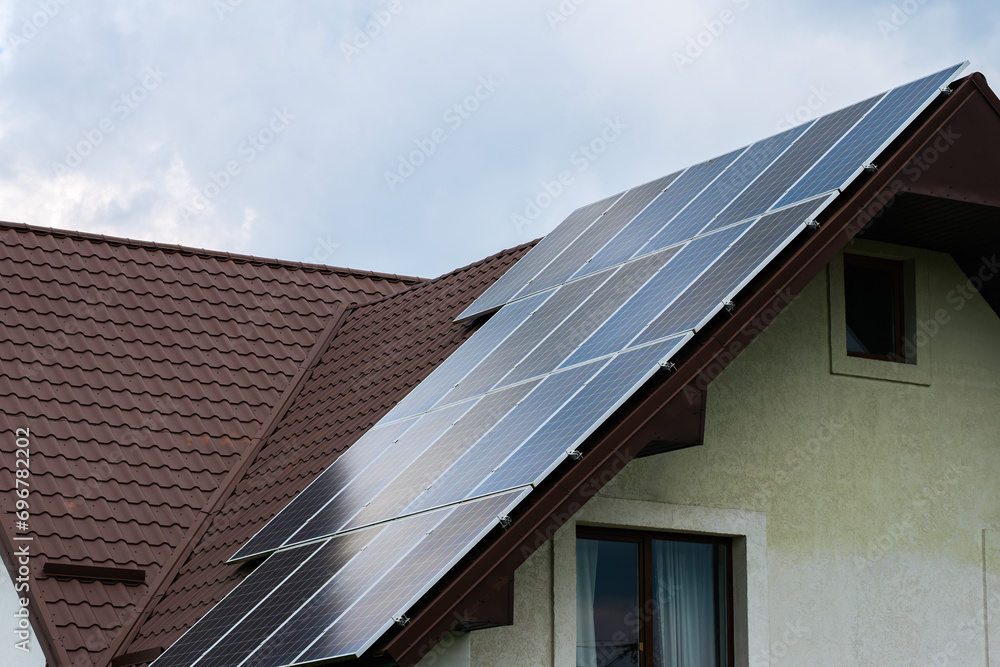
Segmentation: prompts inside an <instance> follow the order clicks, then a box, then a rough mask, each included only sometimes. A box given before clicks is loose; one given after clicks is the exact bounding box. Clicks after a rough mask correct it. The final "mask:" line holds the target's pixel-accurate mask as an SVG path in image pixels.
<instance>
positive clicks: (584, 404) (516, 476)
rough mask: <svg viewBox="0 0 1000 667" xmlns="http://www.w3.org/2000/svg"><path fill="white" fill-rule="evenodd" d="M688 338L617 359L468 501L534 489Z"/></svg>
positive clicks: (561, 409) (516, 451)
mask: <svg viewBox="0 0 1000 667" xmlns="http://www.w3.org/2000/svg"><path fill="white" fill-rule="evenodd" d="M690 338H691V334H686V333H685V334H681V335H679V336H675V337H673V338H670V339H668V340H664V341H660V342H656V343H653V344H651V345H647V346H645V347H639V348H635V349H631V350H627V351H625V352H622V353H621V354H619V355H617V356H616V357H615V358H614V360H612V361H611V362H610V363H608V364H607V365H606V366H605V367H604V368H602V369H601V371H600V372H599V373H598V374H597V375H596V376H594V377H593V378H591V379H590V380H588V381H587V382H586V383H585V384H584V385H583V386H582V387H581V388H580V391H579V392H578V393H577V394H576V395H574V396H573V398H571V399H570V400H569V401H568V402H567V403H566V404H565V405H563V406H562V407H561V408H560V409H559V411H558V412H556V413H555V414H554V415H553V416H552V418H551V419H550V420H549V421H547V422H546V423H545V424H544V425H543V426H542V427H541V428H540V429H539V430H538V431H536V432H535V433H534V434H533V435H532V436H531V437H530V438H528V439H527V441H525V442H524V444H522V445H521V446H520V447H519V448H517V449H516V450H515V451H514V452H513V453H511V455H510V456H509V457H508V458H507V460H505V461H504V462H503V463H501V464H500V466H499V467H498V468H497V470H496V472H494V473H493V474H492V475H490V476H489V477H488V478H486V479H485V480H484V481H483V482H482V483H481V484H480V485H479V486H477V487H476V488H475V489H473V490H472V492H471V493H470V494H469V495H483V494H488V493H494V492H496V491H501V490H503V489H509V488H514V487H518V486H522V485H524V484H538V483H540V482H541V481H542V480H543V479H545V477H546V476H547V475H548V474H549V473H550V472H551V471H552V470H553V469H554V468H555V467H556V466H558V465H559V464H560V463H562V462H563V461H564V460H566V458H567V457H568V456H569V454H568V453H567V450H571V449H576V447H578V446H579V445H580V444H581V443H582V442H583V441H584V440H585V439H586V438H587V436H589V435H590V434H591V433H592V432H593V431H594V430H595V429H596V428H597V427H598V426H600V425H601V424H602V423H603V422H604V420H605V419H606V418H607V417H608V416H610V415H611V414H612V413H613V412H614V411H615V410H616V409H618V407H619V406H620V405H621V404H622V403H624V402H625V401H626V400H627V399H628V398H629V397H630V396H631V395H632V394H633V393H635V391H636V390H637V389H639V387H641V386H642V385H643V384H644V383H645V382H646V380H648V379H649V378H650V377H651V376H652V375H653V373H655V372H656V371H657V369H658V366H657V364H658V363H660V362H665V361H667V360H668V359H669V358H670V357H671V356H672V355H673V353H674V352H676V351H677V350H678V349H680V347H681V346H682V345H683V344H684V343H686V342H687V341H688V340H689V339H690Z"/></svg>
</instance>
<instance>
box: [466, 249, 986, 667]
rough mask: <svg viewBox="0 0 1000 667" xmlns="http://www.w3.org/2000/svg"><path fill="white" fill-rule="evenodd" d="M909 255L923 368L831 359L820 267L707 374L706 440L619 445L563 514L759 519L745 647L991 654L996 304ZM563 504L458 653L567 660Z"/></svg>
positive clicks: (822, 660) (830, 655) (836, 655)
mask: <svg viewBox="0 0 1000 667" xmlns="http://www.w3.org/2000/svg"><path fill="white" fill-rule="evenodd" d="M924 274H925V275H924V276H923V277H921V276H918V277H917V278H918V282H919V281H920V280H922V279H926V290H927V298H926V304H925V306H924V308H923V311H922V312H918V313H917V316H918V318H919V319H921V320H928V319H930V318H933V317H934V314H935V312H937V311H939V310H943V311H944V314H945V315H946V316H947V317H946V318H944V319H946V320H947V321H946V323H945V324H942V325H940V326H939V327H938V330H937V331H936V333H935V334H934V335H933V336H931V337H928V336H924V337H922V341H923V342H925V343H927V341H929V343H927V344H926V345H925V346H924V347H922V348H921V352H920V353H922V354H924V355H925V356H924V357H923V360H924V361H926V360H928V359H929V360H930V362H931V369H930V377H931V380H930V384H929V385H928V384H915V383H903V382H892V381H886V380H882V379H870V378H865V377H857V376H851V375H840V374H833V373H831V348H830V320H829V317H830V314H829V302H830V299H829V284H828V272H823V273H822V274H821V275H820V276H818V277H817V278H816V279H815V280H814V281H813V282H812V283H811V284H810V285H809V286H808V287H807V288H806V289H805V290H804V291H803V292H802V294H800V295H799V297H798V298H796V300H795V301H794V302H793V303H792V304H791V305H790V306H789V307H788V308H787V309H786V310H785V311H784V312H783V313H782V314H781V315H780V316H779V317H778V318H777V319H776V320H775V321H774V322H773V323H772V324H771V326H770V327H768V328H767V329H766V330H765V331H764V332H763V333H762V334H761V335H760V336H759V337H758V338H757V339H756V340H755V341H754V342H753V344H752V345H751V346H750V347H749V348H748V349H747V350H746V351H745V352H744V353H743V354H742V355H740V357H739V358H737V359H736V360H735V361H734V362H733V363H732V365H730V366H729V368H727V369H726V370H725V371H724V372H723V373H722V375H721V376H720V377H718V378H717V379H716V380H715V381H714V382H713V384H712V385H711V387H710V389H709V400H708V413H707V419H706V432H705V444H704V446H702V447H698V448H693V449H688V450H683V451H678V452H672V453H668V454H662V455H658V456H653V457H649V458H645V459H640V460H637V461H633V462H632V463H630V464H629V465H628V466H627V467H626V468H625V470H624V471H623V472H622V473H621V474H619V475H618V477H616V478H615V479H614V480H612V481H611V482H610V484H608V486H607V487H605V488H604V489H603V490H602V492H601V493H600V494H599V495H598V496H597V498H595V499H594V500H593V501H592V503H591V504H593V507H591V504H588V506H587V507H585V508H584V510H583V511H582V512H581V513H580V514H579V515H578V517H577V518H578V519H580V520H581V521H585V522H591V523H592V522H596V523H605V522H606V520H605V519H600V520H598V519H595V517H598V516H605V517H606V516H607V515H608V513H609V512H611V511H612V510H611V509H609V508H611V507H613V506H614V504H615V503H616V502H617V500H615V499H626V500H637V501H643V504H641V505H635V507H636V508H640V509H635V510H622V511H618V514H619V515H621V517H620V521H621V523H623V524H625V525H643V526H649V525H651V524H650V522H653V524H655V523H656V522H662V524H663V525H662V527H663V528H674V529H680V530H699V529H700V528H699V527H698V526H702V525H704V526H706V528H705V529H706V530H710V531H712V532H722V533H728V534H744V533H746V532H750V533H753V532H754V531H755V530H756V531H757V533H756V536H751V537H749V538H747V540H748V541H747V544H748V547H747V548H748V556H747V557H746V560H748V565H747V566H746V570H747V572H746V573H745V577H748V578H749V581H750V583H749V584H747V585H746V586H747V598H748V605H749V606H750V609H749V610H748V611H743V612H741V613H742V614H743V615H744V616H749V617H750V620H749V625H748V628H747V632H748V633H749V635H750V636H749V638H748V639H747V640H745V641H747V642H748V643H749V648H748V653H749V655H748V656H745V657H744V661H745V662H749V664H751V665H764V664H771V665H816V666H822V665H829V666H831V667H832V666H838V667H839V666H843V665H921V666H922V665H963V666H966V665H985V664H987V663H986V655H987V644H990V648H991V649H992V655H991V658H992V663H993V664H995V665H1000V621H997V620H996V619H998V618H1000V537H998V535H1000V533H998V532H997V529H998V528H1000V480H998V474H997V473H998V471H1000V442H998V440H1000V436H998V433H1000V428H998V427H1000V384H998V378H1000V319H998V318H997V316H996V314H994V313H993V311H992V310H991V309H990V308H989V306H988V305H987V304H986V303H985V302H984V301H982V300H981V299H980V298H979V297H978V296H976V297H975V298H973V299H972V300H964V299H960V298H956V296H955V294H956V293H955V292H954V291H953V290H954V288H955V287H956V286H958V285H962V284H964V283H965V282H966V279H965V276H964V275H963V274H962V273H961V271H960V270H959V269H958V267H957V266H956V265H955V263H954V262H953V261H952V260H951V258H950V257H949V256H947V255H943V254H937V253H928V254H927V255H926V261H925V269H924ZM960 304H961V307H959V305H960ZM938 315H939V316H940V315H941V313H938ZM876 363H879V362H876ZM660 506H662V511H660V510H657V509H656V508H657V507H660ZM621 507H626V506H625V505H622V506H621ZM641 508H645V509H641ZM649 508H653V509H649ZM588 512H589V513H590V514H591V515H592V516H591V520H590V521H588V520H587V515H588ZM678 516H682V517H688V518H684V519H683V520H682V521H681V520H679V519H677V517H678ZM650 517H653V518H650ZM656 517H659V518H656ZM713 517H714V518H713ZM719 517H721V518H719ZM727 517H728V518H727ZM734 517H735V518H734ZM741 517H742V518H741ZM744 520H745V521H746V522H748V523H747V525H748V526H750V527H749V528H746V529H745V530H744V529H739V528H726V526H735V525H738V524H739V522H740V521H744ZM678 521H680V522H679V523H678ZM733 521H735V522H736V523H733ZM685 522H686V523H685ZM574 523H575V522H571V524H569V525H567V526H565V527H564V528H563V530H562V531H561V533H560V534H558V535H557V536H556V538H554V540H553V541H552V542H550V543H549V544H547V545H545V547H544V548H542V549H540V550H539V551H538V552H536V553H535V554H534V555H533V556H532V557H531V558H530V559H529V560H528V561H527V562H526V563H525V564H524V565H523V566H522V567H521V568H519V569H518V571H517V573H516V579H515V624H514V626H512V627H505V628H496V629H492V630H485V631H480V632H475V633H472V637H471V658H472V660H471V662H472V664H473V665H475V666H476V667H487V666H493V665H498V666H500V665H503V666H507V665H524V666H531V665H551V664H558V665H560V667H563V666H565V665H572V664H573V663H572V653H571V652H572V648H571V647H572V645H573V642H574V641H575V628H574V623H575V616H574V614H573V613H572V610H571V605H572V604H573V596H574V592H573V581H574V578H573V577H574V575H573V572H575V563H574V562H573V557H572V553H573V551H572V550H571V549H568V548H567V547H566V546H565V545H567V544H569V545H571V544H572V539H573V536H572V532H573V530H574V525H573V524H574ZM753 526H757V528H753ZM765 526H766V528H765ZM741 530H743V533H741V532H740V531H741ZM553 543H554V544H555V548H553V547H552V544H553ZM561 545H562V546H561ZM755 550H756V553H757V554H758V556H759V557H758V556H754V555H753V554H754V553H755ZM553 573H555V576H553ZM755 578H756V579H755ZM754 581H756V582H757V583H754ZM761 598H764V599H765V600H766V602H764V603H763V606H761V605H762V602H761ZM554 599H555V600H557V601H558V602H557V604H555V605H554V604H553V600H554ZM755 604H756V607H755ZM567 608H568V610H567ZM991 619H992V620H993V622H992V623H989V621H990V620H991ZM744 624H745V625H746V622H745V621H744ZM987 625H989V631H988V630H987ZM988 634H989V635H992V637H987V635H988ZM567 647H570V648H567ZM744 661H741V662H744Z"/></svg>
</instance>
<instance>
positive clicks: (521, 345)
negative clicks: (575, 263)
mask: <svg viewBox="0 0 1000 667" xmlns="http://www.w3.org/2000/svg"><path fill="white" fill-rule="evenodd" d="M610 275H611V272H610V271H607V272H605V273H599V274H597V275H593V276H588V277H587V278H583V279H582V280H576V281H573V282H571V283H567V284H565V285H563V286H561V287H559V288H558V291H557V292H556V293H555V294H553V295H552V296H551V297H549V299H548V301H546V302H545V303H544V304H543V305H541V306H540V307H539V308H538V310H536V311H535V312H533V313H532V314H531V315H529V316H528V318H527V319H526V320H525V321H524V323H523V324H522V325H521V326H520V328H519V329H518V330H517V335H516V336H510V337H508V338H507V339H506V340H504V341H503V342H502V343H500V345H498V346H497V348H496V349H495V350H493V352H491V353H490V354H489V355H488V356H487V357H486V358H485V359H483V361H482V362H481V363H480V364H479V365H478V366H476V367H475V368H474V369H473V370H472V372H470V373H469V374H468V375H467V376H466V377H465V378H464V379H462V381H461V382H459V383H458V385H457V386H456V387H455V388H454V389H452V390H451V391H449V392H448V393H447V394H445V396H444V398H442V399H441V401H440V402H439V405H447V404H448V403H453V402H455V401H460V400H462V399H464V398H468V397H470V396H477V395H479V394H482V393H485V392H487V391H489V389H490V387H492V386H493V385H494V384H496V382H497V381H498V380H499V379H500V378H502V377H503V376H504V375H506V374H507V372H508V371H510V369H511V367H512V366H514V364H516V363H517V362H518V361H520V360H521V359H523V358H524V357H525V355H527V354H528V353H529V352H531V350H532V349H533V348H534V347H535V346H536V345H538V343H539V342H541V341H542V339H544V338H545V337H546V336H548V335H549V334H550V333H551V332H552V330H553V329H554V328H556V326H558V325H559V323H560V322H562V321H563V320H564V319H566V316H567V315H569V314H570V313H572V312H573V311H574V310H576V308H578V307H579V306H580V304H581V303H583V302H584V301H585V300H586V299H587V297H589V296H590V295H591V294H593V293H594V291H595V290H596V289H597V288H598V287H600V285H601V283H603V282H604V281H605V280H607V279H608V277H609V276H610Z"/></svg>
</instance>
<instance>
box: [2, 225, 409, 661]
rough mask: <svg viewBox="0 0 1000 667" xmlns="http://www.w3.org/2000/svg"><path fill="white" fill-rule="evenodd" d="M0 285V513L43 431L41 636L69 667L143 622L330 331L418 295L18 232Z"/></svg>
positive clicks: (36, 464) (272, 267)
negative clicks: (167, 566)
mask: <svg viewBox="0 0 1000 667" xmlns="http://www.w3.org/2000/svg"><path fill="white" fill-rule="evenodd" d="M0 280H2V288H0V367H2V368H3V373H2V374H0V406H2V408H3V409H2V410H0V433H3V434H5V435H4V436H3V438H2V440H0V451H2V453H3V454H2V455H3V457H4V461H5V462H6V463H5V464H4V465H3V466H2V467H0V498H2V506H3V507H4V508H13V507H14V499H15V496H14V476H13V470H12V467H13V463H12V462H13V460H14V454H13V449H14V448H15V443H14V429H16V428H29V429H30V432H31V478H30V484H31V494H30V521H29V523H30V532H31V533H32V534H33V535H34V537H35V539H34V542H33V543H32V547H31V551H32V559H31V560H32V566H31V569H32V575H33V577H34V578H35V581H34V582H33V583H32V593H33V594H34V595H35V596H37V598H38V600H39V602H40V604H41V608H40V609H39V610H38V611H39V612H40V613H41V615H42V618H41V619H36V621H37V620H42V621H44V622H45V627H43V628H42V629H41V631H42V632H43V633H47V634H49V635H51V636H52V637H53V638H54V641H52V645H53V649H54V651H55V652H56V655H55V656H54V658H55V660H56V661H57V662H58V663H60V664H62V663H64V662H65V663H67V664H69V665H82V666H89V665H91V664H94V663H95V662H96V661H97V659H98V658H99V656H100V655H101V654H102V652H104V651H105V650H106V649H107V647H108V646H109V644H110V643H111V642H112V640H113V638H114V636H115V635H116V633H117V632H118V631H119V630H120V628H121V626H122V623H123V621H125V620H127V619H128V618H129V615H130V613H131V610H132V609H134V608H135V607H136V605H141V602H142V599H143V595H144V594H145V593H146V589H147V585H148V584H149V582H151V581H155V580H156V576H157V574H158V571H159V568H160V567H161V566H162V565H163V564H164V563H165V562H166V561H167V559H168V557H169V556H170V555H171V552H172V550H173V549H174V548H175V547H177V545H178V544H180V543H181V541H182V538H183V536H184V535H185V533H186V532H187V531H188V529H189V528H190V527H191V525H192V522H193V520H194V519H195V516H196V514H197V513H198V512H199V511H201V510H202V509H203V506H204V505H205V503H206V501H207V499H208V498H209V497H210V496H211V495H212V493H213V491H214V490H215V489H216V488H217V487H218V485H219V483H220V480H221V479H222V477H223V476H224V475H225V473H226V472H227V471H228V470H229V469H230V468H231V467H233V466H234V464H235V463H236V461H237V460H238V459H239V454H240V453H241V452H242V451H243V449H244V448H245V447H246V445H247V443H249V442H250V440H251V438H253V436H254V434H255V433H256V432H257V429H258V428H259V427H260V424H261V422H262V421H264V420H265V418H266V417H267V416H268V414H269V412H270V410H271V409H272V407H273V406H274V405H275V403H276V402H277V401H278V399H279V397H280V396H281V393H282V391H283V390H284V389H285V387H286V385H287V384H288V382H289V379H290V378H291V377H292V376H293V374H294V373H295V372H296V370H297V368H298V366H299V365H300V364H302V362H303V360H304V359H305V358H306V355H307V354H308V352H309V351H310V349H311V348H312V346H313V344H314V342H315V341H316V339H317V336H318V335H319V333H320V332H321V331H322V330H323V328H324V326H325V325H326V324H327V322H328V321H329V320H330V319H331V314H334V313H338V312H342V311H343V307H345V306H350V305H355V304H360V303H368V302H372V301H376V300H381V299H383V298H385V297H386V296H389V295H392V294H395V293H397V292H400V291H401V290H406V289H408V288H409V287H410V286H411V285H413V284H416V283H418V282H420V279H417V278H410V277H401V276H393V275H387V274H377V273H372V272H363V271H353V270H350V269H339V268H334V267H320V266H312V265H303V264H300V263H292V262H281V261H277V260H266V259H260V258H252V257H247V256H241V255H230V254H227V253H214V252H208V251H203V250H194V249H188V248H180V247H178V246H164V245H158V244H153V243H144V242H137V241H129V240H126V239H111V238H105V237H101V236H95V235H89V234H81V233H75V232H63V231H56V230H50V229H43V228H38V227H30V226H26V225H19V224H11V223H0ZM12 520H13V517H11V518H10V519H9V520H8V519H5V520H4V522H3V531H2V534H0V538H2V539H3V541H4V547H6V548H5V551H7V552H8V553H9V552H10V549H11V533H12V531H13V529H14V526H13V525H12ZM5 560H6V559H5ZM47 561H54V562H59V563H73V564H78V565H90V566H103V567H130V568H140V569H142V570H144V571H145V573H146V582H147V585H127V584H124V583H103V582H98V581H92V580H91V581H85V580H79V579H56V578H54V577H49V576H44V575H43V573H42V568H43V565H44V563H45V562H47ZM8 566H9V563H8ZM36 629H37V628H36Z"/></svg>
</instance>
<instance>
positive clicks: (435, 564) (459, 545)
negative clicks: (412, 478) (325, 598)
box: [293, 489, 527, 664]
mask: <svg viewBox="0 0 1000 667" xmlns="http://www.w3.org/2000/svg"><path fill="white" fill-rule="evenodd" d="M526 493H527V490H526V489H521V490H515V491H511V492H508V493H505V494H502V495H497V496H492V497H489V498H484V499H481V500H478V501H472V502H467V503H462V504H461V505H458V506H456V507H455V508H454V509H453V510H451V511H450V512H449V513H448V515H447V517H446V518H445V519H444V520H443V521H442V522H441V523H439V524H438V525H437V526H436V527H435V528H434V530H433V531H432V532H431V533H430V534H429V535H427V536H426V537H425V538H424V539H423V540H422V541H421V542H420V543H419V544H417V545H416V546H415V547H414V549H413V550H411V551H410V552H409V553H407V554H406V556H404V557H403V559H402V560H401V561H399V562H398V563H397V564H396V565H395V567H393V568H392V569H391V570H390V571H389V572H387V573H386V575H385V576H384V577H382V578H381V579H380V580H379V581H378V583H377V584H376V585H375V586H373V587H372V588H370V589H369V590H368V591H367V592H366V593H365V596H364V598H363V599H361V600H359V601H358V604H357V605H355V606H354V607H352V608H351V609H350V610H349V611H348V613H346V614H344V615H343V616H342V617H340V618H338V619H337V620H336V622H335V623H333V624H332V625H331V626H329V627H328V628H327V630H326V631H325V632H324V633H323V634H322V635H321V636H320V637H319V639H317V640H316V641H315V642H314V643H313V644H312V645H311V646H309V648H308V649H306V651H305V652H304V653H302V654H301V655H300V656H298V657H297V658H296V663H295V664H299V663H303V662H310V661H314V660H324V659H329V658H334V657H340V656H348V655H355V656H360V655H361V654H362V653H363V652H364V651H365V650H366V649H367V648H368V647H369V646H371V645H372V643H374V641H375V640H376V639H377V638H378V637H379V635H381V634H382V632H384V631H385V630H387V629H389V627H391V625H392V618H393V617H394V616H398V615H399V614H401V613H403V612H405V611H406V610H408V609H409V608H410V607H411V606H412V605H413V604H414V603H415V602H417V600H419V599H420V597H421V596H422V595H423V594H424V593H426V592H427V590H428V589H429V588H430V587H431V586H432V585H433V584H434V583H435V582H436V581H437V580H438V579H439V578H440V577H441V576H442V575H443V574H444V573H445V572H447V571H448V570H449V569H451V567H452V566H453V565H454V564H455V563H456V562H458V560H460V559H461V558H462V557H463V556H465V555H466V554H467V553H468V552H469V550H471V548H472V547H473V546H474V545H475V544H476V543H478V542H479V540H480V539H481V538H482V537H483V536H484V535H485V534H486V533H488V532H489V531H490V530H492V529H493V528H495V527H496V526H497V525H498V523H499V521H498V518H497V517H498V516H499V515H505V514H506V513H507V512H508V511H509V510H510V508H511V507H512V506H514V505H516V504H517V502H518V500H520V499H521V498H523V497H524V495H525V494H526ZM294 620H295V619H293V622H294ZM373 629H374V632H373Z"/></svg>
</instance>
